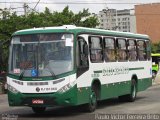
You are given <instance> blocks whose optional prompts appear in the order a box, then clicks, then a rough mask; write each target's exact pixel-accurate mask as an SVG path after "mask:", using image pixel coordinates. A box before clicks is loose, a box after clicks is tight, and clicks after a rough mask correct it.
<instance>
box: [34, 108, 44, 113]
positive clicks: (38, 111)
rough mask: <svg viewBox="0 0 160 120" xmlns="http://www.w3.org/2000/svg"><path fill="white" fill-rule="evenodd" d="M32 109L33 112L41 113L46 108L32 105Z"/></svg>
mask: <svg viewBox="0 0 160 120" xmlns="http://www.w3.org/2000/svg"><path fill="white" fill-rule="evenodd" d="M32 110H33V112H34V113H37V114H40V113H43V112H44V111H45V110H46V108H45V107H32Z"/></svg>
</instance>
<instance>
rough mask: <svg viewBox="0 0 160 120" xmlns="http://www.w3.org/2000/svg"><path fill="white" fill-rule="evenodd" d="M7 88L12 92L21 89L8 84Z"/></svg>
mask: <svg viewBox="0 0 160 120" xmlns="http://www.w3.org/2000/svg"><path fill="white" fill-rule="evenodd" d="M7 89H8V90H9V91H11V92H12V93H18V92H19V91H18V90H17V89H16V88H14V87H13V86H11V85H7Z"/></svg>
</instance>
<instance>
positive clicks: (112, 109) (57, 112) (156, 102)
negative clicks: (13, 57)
mask: <svg viewBox="0 0 160 120" xmlns="http://www.w3.org/2000/svg"><path fill="white" fill-rule="evenodd" d="M98 106H99V107H98V108H97V110H96V111H95V112H94V113H85V112H84V111H83V110H82V109H81V107H65V108H64V107H58V108H57V107H55V108H49V109H47V111H46V112H45V113H44V114H41V115H36V114H34V113H33V112H32V110H31V108H29V107H9V106H8V103H7V96H6V95H0V115H1V116H0V119H2V120H6V119H5V118H6V117H8V118H12V119H10V120H13V118H14V120H17V119H18V120H21V119H22V120H27V119H31V120H41V119H44V120H57V119H59V120H92V119H97V120H98V119H111V117H112V119H114V120H116V119H118V117H125V118H126V116H127V115H130V114H144V116H147V115H148V114H152V115H154V116H151V117H152V118H153V117H154V119H160V115H158V114H160V85H154V86H152V87H150V88H149V89H148V90H146V91H143V92H140V93H138V96H137V100H136V101H135V102H119V101H118V99H117V98H114V99H109V100H105V101H101V102H99V103H98ZM111 115H116V116H115V118H114V117H113V116H111ZM118 115H121V116H118ZM122 115H124V116H122ZM109 117H110V118H109ZM130 117H131V118H132V116H130ZM131 118H129V119H131ZM119 119H121V118H119ZM8 120H9V119H8Z"/></svg>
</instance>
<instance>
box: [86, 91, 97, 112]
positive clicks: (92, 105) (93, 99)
mask: <svg viewBox="0 0 160 120" xmlns="http://www.w3.org/2000/svg"><path fill="white" fill-rule="evenodd" d="M96 107H97V96H96V92H95V89H94V88H92V91H91V92H90V95H89V103H88V104H87V105H86V110H87V112H94V111H95V110H96Z"/></svg>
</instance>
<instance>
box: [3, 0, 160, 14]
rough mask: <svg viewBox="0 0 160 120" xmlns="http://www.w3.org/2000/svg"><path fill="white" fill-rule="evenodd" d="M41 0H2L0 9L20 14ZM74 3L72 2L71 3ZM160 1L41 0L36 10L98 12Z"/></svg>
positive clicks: (158, 1) (130, 7)
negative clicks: (86, 10)
mask: <svg viewBox="0 0 160 120" xmlns="http://www.w3.org/2000/svg"><path fill="white" fill-rule="evenodd" d="M38 1H39V0H0V9H3V8H5V7H6V8H16V9H12V11H17V12H18V13H19V14H23V13H24V9H23V8H22V7H23V4H24V2H26V3H27V4H28V6H29V7H30V8H32V9H33V8H34V7H35V6H36V3H37V2H38ZM10 2H11V3H10ZM71 3H72V4H71ZM146 3H160V0H40V2H39V4H38V5H37V6H36V8H35V10H36V11H38V12H42V11H44V9H45V7H48V8H49V9H50V10H51V11H62V10H63V8H64V7H65V6H67V5H68V6H69V8H70V10H72V11H73V12H75V13H77V12H79V11H82V10H83V9H84V8H86V9H87V8H89V12H90V13H96V14H97V13H98V12H99V11H101V10H102V9H104V8H114V9H118V10H122V9H133V8H134V5H136V4H146Z"/></svg>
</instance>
